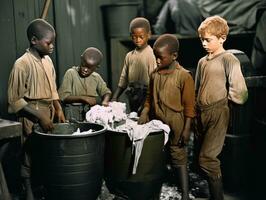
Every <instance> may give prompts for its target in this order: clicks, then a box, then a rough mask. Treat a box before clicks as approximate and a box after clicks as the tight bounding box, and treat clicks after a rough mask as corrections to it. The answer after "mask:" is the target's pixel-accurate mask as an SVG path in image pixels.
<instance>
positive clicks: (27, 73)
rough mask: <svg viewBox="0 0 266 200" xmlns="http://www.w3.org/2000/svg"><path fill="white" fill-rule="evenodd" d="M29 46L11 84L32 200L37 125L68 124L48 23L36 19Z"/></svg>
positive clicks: (12, 105) (10, 97)
mask: <svg viewBox="0 0 266 200" xmlns="http://www.w3.org/2000/svg"><path fill="white" fill-rule="evenodd" d="M27 36H28V40H29V43H30V47H29V48H28V49H27V50H26V53H25V54H24V55H22V56H21V57H20V58H18V59H17V60H16V62H15V64H14V66H13V69H12V71H11V73H10V77H9V84H8V103H9V112H10V113H16V114H17V116H18V119H19V121H20V122H22V127H23V136H22V141H23V149H24V151H25V154H24V161H23V163H22V167H21V176H22V178H23V181H24V186H25V189H26V199H27V200H32V199H33V194H32V190H31V183H30V177H31V162H30V156H29V153H31V149H30V148H29V143H30V142H29V141H30V140H31V133H32V128H33V125H34V123H36V122H38V123H39V124H40V126H41V127H42V128H43V130H44V131H49V130H51V129H53V118H54V117H56V118H57V121H58V122H65V117H64V114H63V111H62V108H61V105H60V103H59V101H58V100H59V96H58V93H57V89H56V82H55V78H56V77H55V75H56V74H55V69H54V65H53V62H52V60H51V58H50V57H49V56H48V55H49V54H51V53H52V52H53V49H54V45H53V43H54V40H55V30H54V28H53V27H52V26H51V25H50V24H49V23H48V22H46V21H45V20H42V19H35V20H33V21H32V22H31V23H30V24H29V25H28V28H27Z"/></svg>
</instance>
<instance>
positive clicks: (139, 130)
mask: <svg viewBox="0 0 266 200" xmlns="http://www.w3.org/2000/svg"><path fill="white" fill-rule="evenodd" d="M161 130H163V131H164V144H166V143H167V141H168V138H169V132H170V128H169V126H168V125H166V124H163V123H162V122H161V121H160V120H152V121H150V122H148V123H146V124H142V125H139V124H137V122H136V121H133V120H131V119H127V120H126V123H125V124H124V125H121V126H118V127H117V128H116V129H115V131H118V132H126V133H127V134H128V137H129V138H130V140H131V141H132V145H133V148H132V154H133V153H134V154H135V158H134V164H133V170H132V174H136V172H137V166H138V162H139V158H140V155H141V152H142V147H143V143H144V140H145V138H146V137H147V136H148V135H149V134H150V133H151V132H156V131H161Z"/></svg>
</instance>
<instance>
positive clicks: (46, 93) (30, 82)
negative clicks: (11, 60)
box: [8, 49, 59, 113]
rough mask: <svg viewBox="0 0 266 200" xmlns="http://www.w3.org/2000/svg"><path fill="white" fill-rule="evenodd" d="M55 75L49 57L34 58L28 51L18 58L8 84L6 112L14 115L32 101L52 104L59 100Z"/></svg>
mask: <svg viewBox="0 0 266 200" xmlns="http://www.w3.org/2000/svg"><path fill="white" fill-rule="evenodd" d="M55 79H56V73H55V69H54V65H53V62H52V60H51V58H50V57H49V56H44V57H43V58H42V59H39V58H36V57H35V56H34V55H33V54H32V53H31V52H30V51H29V50H28V49H27V50H26V52H25V54H24V55H22V56H21V57H20V58H18V59H17V60H16V62H15V64H14V66H13V69H12V71H11V73H10V77H9V83H8V103H9V108H8V111H9V112H10V113H16V112H18V111H19V110H21V109H22V108H23V107H25V106H26V105H27V104H28V102H27V101H32V100H42V101H47V102H52V100H57V99H59V96H58V93H57V90H56V82H55Z"/></svg>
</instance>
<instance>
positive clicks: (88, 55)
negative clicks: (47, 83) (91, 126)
mask: <svg viewBox="0 0 266 200" xmlns="http://www.w3.org/2000/svg"><path fill="white" fill-rule="evenodd" d="M80 59H81V62H80V66H74V67H72V68H70V69H68V70H67V71H66V73H65V75H64V78H63V82H62V84H61V86H60V88H59V90H58V93H59V96H60V99H61V100H62V101H63V102H64V104H65V115H66V119H68V120H69V119H73V118H74V119H75V120H78V121H84V120H85V114H86V112H87V111H88V110H89V109H90V107H91V106H94V105H96V103H97V102H96V98H97V97H99V96H100V97H101V99H102V101H101V104H102V105H103V106H108V103H109V99H110V97H111V90H110V89H109V88H108V87H107V86H106V83H105V81H104V80H103V79H102V77H101V76H100V74H98V73H97V72H95V70H96V68H97V67H99V65H100V63H101V61H102V59H103V55H102V53H101V51H100V50H99V49H97V48H94V47H89V48H87V49H86V50H85V51H84V52H83V53H82V55H81V58H80Z"/></svg>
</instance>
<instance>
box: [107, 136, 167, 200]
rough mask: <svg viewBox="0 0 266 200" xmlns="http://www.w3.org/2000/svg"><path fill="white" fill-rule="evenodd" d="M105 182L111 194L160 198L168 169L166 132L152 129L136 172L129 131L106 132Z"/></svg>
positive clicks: (136, 198)
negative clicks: (133, 171)
mask: <svg viewBox="0 0 266 200" xmlns="http://www.w3.org/2000/svg"><path fill="white" fill-rule="evenodd" d="M105 137H106V139H105V142H106V143H105V181H106V186H107V188H108V189H109V191H110V192H111V193H112V194H115V195H117V196H124V197H127V198H129V199H131V200H149V199H154V198H156V197H158V198H159V195H160V191H161V186H162V181H163V178H164V172H165V153H164V132H163V131H159V132H152V133H150V134H149V135H148V136H147V137H146V139H145V140H144V144H143V149H142V152H141V156H140V159H139V163H138V166H137V172H136V174H134V175H133V174H132V168H133V161H134V155H133V154H132V142H131V141H130V139H129V137H128V135H127V133H122V132H114V131H107V132H106V134H105Z"/></svg>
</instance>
